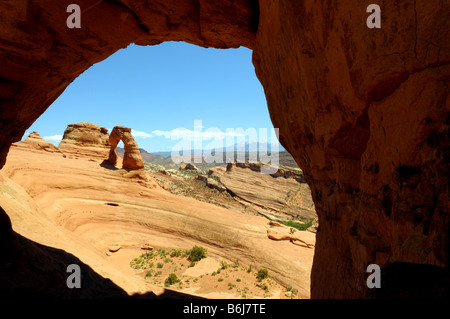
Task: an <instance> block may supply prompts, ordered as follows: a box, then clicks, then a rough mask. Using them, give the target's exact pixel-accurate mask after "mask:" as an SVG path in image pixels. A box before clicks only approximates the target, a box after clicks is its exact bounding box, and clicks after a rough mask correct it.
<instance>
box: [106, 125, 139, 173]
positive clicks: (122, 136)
mask: <svg viewBox="0 0 450 319" xmlns="http://www.w3.org/2000/svg"><path fill="white" fill-rule="evenodd" d="M120 141H122V142H123V144H124V149H125V154H124V156H123V164H122V167H123V168H124V169H129V170H137V169H143V168H144V160H143V159H142V156H141V152H140V151H139V146H138V144H137V143H136V141H135V140H134V137H133V135H131V128H129V127H124V126H116V127H114V128H113V130H112V131H111V134H110V135H109V143H110V144H111V149H110V151H109V156H108V161H109V162H110V163H111V164H113V165H116V164H117V154H116V147H117V145H118V144H119V142H120Z"/></svg>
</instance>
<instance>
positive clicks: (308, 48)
mask: <svg viewBox="0 0 450 319" xmlns="http://www.w3.org/2000/svg"><path fill="white" fill-rule="evenodd" d="M68 4H70V1H37V0H28V1H2V2H1V3H0V12H1V16H0V65H1V66H2V67H1V68H0V103H1V107H0V131H1V133H2V134H1V135H0V147H1V152H0V167H1V166H3V165H4V163H5V159H6V155H7V153H8V149H9V147H10V145H11V143H12V142H17V141H19V140H20V138H21V137H22V135H23V134H24V132H25V130H26V129H27V128H28V127H29V126H30V125H31V124H32V123H33V122H34V121H35V120H36V119H37V118H38V117H39V116H40V115H41V114H42V113H43V112H44V111H45V109H46V108H47V107H48V106H49V105H50V104H51V103H52V102H53V101H54V100H55V99H56V98H57V97H58V96H59V95H60V94H61V93H62V92H63V91H64V89H65V88H66V87H67V85H69V84H70V83H71V81H73V79H75V78H76V77H77V76H78V75H79V74H81V73H82V72H83V71H84V70H86V69H87V68H89V67H90V66H91V65H93V64H94V63H97V62H99V61H102V60H104V59H105V58H107V57H108V56H110V55H111V54H113V53H114V52H116V51H117V50H119V49H121V48H125V47H126V46H127V45H128V44H130V43H137V44H140V45H153V44H158V43H161V42H162V41H171V40H176V41H186V42H189V43H193V44H197V45H201V46H211V47H218V48H230V47H238V46H239V45H243V46H247V47H249V48H251V49H253V50H254V52H253V63H254V65H255V69H256V73H257V76H258V78H259V79H260V81H261V83H262V85H263V87H264V90H265V93H266V97H267V102H268V107H269V111H270V114H271V119H272V121H273V124H274V126H275V127H278V128H280V141H281V143H282V145H283V146H284V147H285V148H286V149H287V150H288V151H289V152H290V153H291V154H292V155H293V157H294V158H295V159H296V161H297V163H298V164H299V166H300V167H301V168H302V170H303V171H304V174H305V178H306V181H307V182H308V184H309V185H310V187H311V190H312V196H313V199H314V201H315V204H316V211H317V214H318V216H319V225H320V227H319V231H318V232H317V242H316V253H315V261H314V267H313V272H312V281H311V289H312V292H311V296H312V297H313V298H325V297H340V298H342V297H368V296H371V295H372V293H373V291H371V290H370V289H368V288H367V287H366V277H367V273H366V266H367V265H368V264H370V263H377V264H379V265H380V266H381V267H382V269H383V271H384V273H385V274H387V275H386V276H387V278H388V277H389V273H390V272H391V270H392V272H395V271H394V270H395V269H400V271H398V272H396V273H398V274H400V275H401V274H402V273H403V274H405V273H408V272H407V271H405V270H407V269H412V268H414V269H416V270H417V269H418V270H419V271H423V273H416V274H415V275H414V278H416V279H417V278H419V279H420V278H430V280H428V282H427V284H428V286H426V287H425V294H426V293H427V292H428V293H429V295H431V296H432V295H433V294H441V295H442V293H441V292H439V291H437V290H435V289H433V285H435V284H439V283H441V282H443V281H442V278H441V277H432V278H431V277H428V274H430V273H431V272H432V273H441V272H439V271H436V269H443V267H445V269H448V266H449V264H450V261H449V251H450V249H449V247H450V238H449V234H450V217H449V214H448V184H449V172H448V164H447V163H448V162H449V159H448V147H449V143H448V125H449V101H448V92H449V89H448V82H449V74H450V65H449V62H450V48H449V46H448V39H449V38H450V34H449V30H450V27H449V23H450V21H449V19H448V16H449V5H448V2H446V1H437V0H433V1H430V0H416V1H410V0H400V1H383V2H382V28H381V29H368V28H367V27H366V25H365V22H366V18H367V15H368V14H367V13H366V7H367V5H368V2H365V1H362V2H361V1H360V2H357V3H356V2H350V1H328V0H326V1H313V0H306V1H297V0H275V1H262V0H261V1H259V5H258V2H257V1H251V0H240V1H233V2H231V1H222V0H220V1H219V0H216V1H211V0H208V1H206V0H200V1H197V0H195V1H194V0H192V1H188V0H186V1H161V0H156V1H135V0H127V1H125V0H114V1H98V2H96V3H95V4H92V2H90V1H78V4H79V5H80V6H81V7H83V8H84V9H83V19H82V21H83V22H82V28H80V29H68V28H66V25H65V23H66V18H67V13H66V8H67V6H68ZM419 264H421V265H425V266H426V267H415V265H419ZM430 267H432V268H430ZM436 267H437V268H436ZM430 269H432V270H430ZM402 270H403V271H402ZM444 273H445V272H444ZM447 273H448V272H447ZM391 278H392V277H391ZM387 283H388V285H389V284H391V287H390V290H389V289H388V290H383V289H381V290H379V291H378V293H379V294H381V295H383V294H384V295H388V294H394V295H395V293H396V292H400V293H402V292H404V293H405V294H406V295H408V294H409V295H414V294H415V293H416V292H417V291H418V290H420V289H421V286H420V285H416V288H415V289H416V290H415V291H409V290H408V289H407V288H405V285H401V284H399V282H398V281H397V282H395V281H387ZM446 291H447V293H448V287H447V290H446Z"/></svg>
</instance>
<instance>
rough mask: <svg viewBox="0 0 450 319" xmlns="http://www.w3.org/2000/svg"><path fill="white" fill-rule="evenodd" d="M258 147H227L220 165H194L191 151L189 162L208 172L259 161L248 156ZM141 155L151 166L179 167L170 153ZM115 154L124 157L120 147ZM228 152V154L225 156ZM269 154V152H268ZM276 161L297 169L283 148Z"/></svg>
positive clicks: (146, 153)
mask: <svg viewBox="0 0 450 319" xmlns="http://www.w3.org/2000/svg"><path fill="white" fill-rule="evenodd" d="M259 146H260V145H254V144H253V145H249V144H248V143H247V144H246V152H237V151H236V150H237V146H236V145H234V146H232V147H227V148H223V150H222V151H223V161H222V163H206V162H205V161H203V163H196V161H194V154H195V152H194V151H192V152H191V154H192V156H191V162H192V163H194V164H195V165H196V166H197V167H198V168H200V169H202V170H209V169H210V168H212V167H215V166H223V167H226V165H227V162H229V161H236V160H237V159H239V160H242V159H243V158H244V159H245V160H244V161H247V160H249V159H250V158H254V157H256V158H257V160H258V161H259V160H260V158H259V156H258V154H256V156H250V155H255V154H254V152H252V153H250V152H249V150H250V149H251V150H254V149H255V148H256V149H258V150H259ZM267 148H269V150H270V146H267ZM139 150H140V152H141V155H142V159H143V160H144V161H145V162H148V163H152V164H156V165H160V166H164V167H165V168H167V169H170V168H178V167H179V165H178V164H175V163H174V162H173V160H172V157H171V156H172V152H152V153H149V152H147V151H146V150H144V149H142V148H140V149H139ZM116 152H117V155H119V156H120V157H122V158H123V155H124V152H125V151H124V149H123V148H121V147H117V148H116ZM227 152H228V154H226V153H227ZM231 153H234V157H233V158H226V156H227V155H230V154H231ZM213 154H214V153H213ZM269 154H270V151H269ZM278 159H279V164H280V165H284V166H289V167H296V168H297V167H298V166H297V163H296V162H295V160H294V158H293V157H292V156H291V154H289V153H288V152H287V151H286V150H284V149H283V148H280V152H279V154H278Z"/></svg>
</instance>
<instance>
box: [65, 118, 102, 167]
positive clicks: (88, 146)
mask: <svg viewBox="0 0 450 319" xmlns="http://www.w3.org/2000/svg"><path fill="white" fill-rule="evenodd" d="M109 147H110V144H109V134H108V129H106V128H104V127H100V126H98V125H95V124H93V123H86V122H82V123H76V124H69V125H68V126H67V128H66V130H65V131H64V136H63V138H62V140H61V143H59V146H58V148H59V149H60V150H61V151H62V152H63V153H64V154H66V155H67V156H69V157H89V158H92V159H104V158H105V157H106V156H107V155H108V152H109Z"/></svg>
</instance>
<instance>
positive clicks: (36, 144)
mask: <svg viewBox="0 0 450 319" xmlns="http://www.w3.org/2000/svg"><path fill="white" fill-rule="evenodd" d="M12 146H14V147H19V148H27V149H30V150H37V151H45V152H49V153H61V151H60V150H59V148H58V147H56V146H55V145H53V144H52V143H50V142H48V141H46V140H44V139H43V138H42V137H41V136H40V135H39V133H38V132H31V133H30V134H29V135H28V136H27V138H26V139H24V140H23V141H21V142H19V143H14V144H12Z"/></svg>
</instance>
